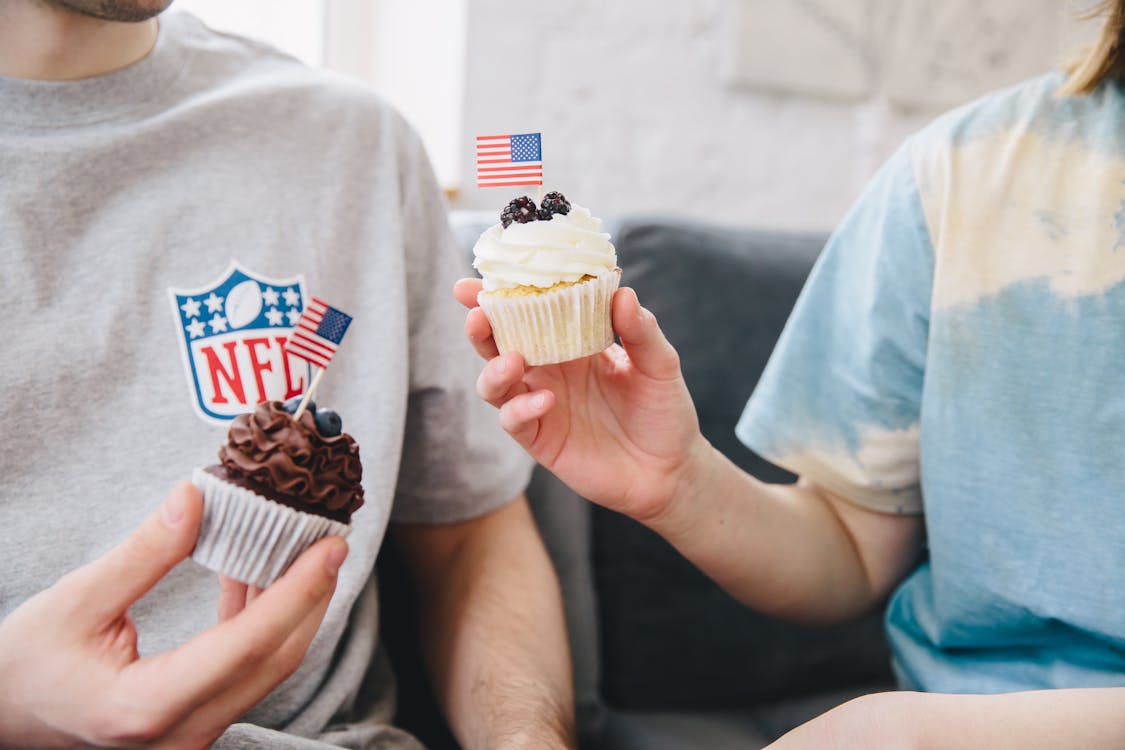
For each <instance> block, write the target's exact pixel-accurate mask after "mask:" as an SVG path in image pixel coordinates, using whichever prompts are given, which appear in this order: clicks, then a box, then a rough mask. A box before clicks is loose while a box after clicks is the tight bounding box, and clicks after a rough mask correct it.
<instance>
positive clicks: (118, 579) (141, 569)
mask: <svg viewBox="0 0 1125 750" xmlns="http://www.w3.org/2000/svg"><path fill="white" fill-rule="evenodd" d="M202 516H203V497H202V496H201V495H200V492H199V490H198V489H197V488H196V487H195V486H194V485H192V484H190V483H189V482H180V483H179V484H177V485H176V486H175V487H174V488H173V489H172V491H171V492H170V493H169V494H168V496H167V497H166V498H164V502H163V503H161V505H160V507H159V508H158V509H157V510H156V512H155V513H153V514H152V515H151V516H149V517H148V519H147V520H145V522H144V523H143V524H141V526H140V527H138V528H137V530H136V531H134V532H133V533H132V534H130V535H129V536H128V537H127V538H126V539H125V540H124V541H123V542H121V544H119V545H117V546H116V547H114V548H113V549H112V550H110V551H109V552H108V553H106V554H105V555H104V556H102V557H101V558H99V559H97V560H95V561H94V562H92V563H90V564H88V565H86V566H84V567H82V568H79V569H78V570H76V571H74V573H72V574H71V575H70V576H67V578H66V579H64V580H63V581H60V584H63V583H64V582H65V585H67V586H70V587H73V589H72V591H73V596H74V597H75V598H76V600H78V601H81V602H82V608H81V609H80V611H84V612H86V613H88V614H89V615H90V616H91V617H93V618H95V620H100V621H110V620H114V619H116V618H117V617H119V616H121V615H122V614H123V613H124V612H125V611H126V610H127V609H128V608H129V606H130V605H131V604H132V603H133V602H135V601H137V600H138V599H140V598H141V597H142V596H144V595H145V593H146V592H147V591H148V590H149V589H151V588H152V587H153V586H154V585H156V582H157V581H159V580H160V579H161V578H163V577H164V576H165V575H167V574H168V571H170V570H171V569H172V568H174V567H176V565H177V564H178V563H179V562H180V561H181V560H183V559H184V558H185V557H187V556H188V555H189V554H191V550H192V548H193V547H195V540H196V537H197V536H198V534H199V521H200V519H201V518H202Z"/></svg>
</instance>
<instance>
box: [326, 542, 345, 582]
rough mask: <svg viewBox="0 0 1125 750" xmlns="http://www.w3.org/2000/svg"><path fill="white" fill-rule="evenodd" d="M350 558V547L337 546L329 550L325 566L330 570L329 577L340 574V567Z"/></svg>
mask: <svg viewBox="0 0 1125 750" xmlns="http://www.w3.org/2000/svg"><path fill="white" fill-rule="evenodd" d="M347 557H348V545H346V544H337V545H336V546H334V547H333V548H332V549H330V550H328V557H327V558H326V559H325V561H324V564H325V566H326V567H327V568H328V575H331V576H334V575H336V574H337V573H339V572H340V566H341V565H343V564H344V560H345V559H347Z"/></svg>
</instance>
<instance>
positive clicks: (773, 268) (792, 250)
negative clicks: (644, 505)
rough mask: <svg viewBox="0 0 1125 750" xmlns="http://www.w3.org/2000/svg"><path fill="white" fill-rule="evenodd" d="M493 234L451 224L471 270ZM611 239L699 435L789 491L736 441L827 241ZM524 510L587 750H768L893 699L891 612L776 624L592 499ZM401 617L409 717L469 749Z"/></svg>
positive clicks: (397, 655)
mask: <svg viewBox="0 0 1125 750" xmlns="http://www.w3.org/2000/svg"><path fill="white" fill-rule="evenodd" d="M492 221H495V219H494V218H492V217H490V216H488V217H482V216H479V215H455V216H454V226H455V229H456V231H457V234H458V239H459V240H460V241H461V242H462V244H463V245H464V247H465V250H466V256H467V257H468V255H469V252H470V249H471V247H472V243H473V241H474V240H475V239H476V237H477V236H478V235H479V233H480V231H481V230H482V229H483V228H484V226H486V225H487V224H488V223H491V222H492ZM606 229H607V231H609V232H610V233H611V234H612V235H613V241H614V244H615V245H616V247H617V252H618V256H619V259H620V264H621V266H622V268H623V269H624V273H623V278H622V283H623V284H624V285H628V286H632V287H633V288H635V289H636V290H637V293H638V295H639V296H640V299H641V301H642V303H643V304H644V305H645V306H646V307H648V308H649V309H651V310H653V312H654V313H655V314H656V315H657V317H658V319H659V320H660V322H661V326H662V328H663V330H664V332H665V334H666V335H667V336H668V338H669V339H670V340H671V341H672V343H673V344H674V345H675V346H676V348H677V349H678V350H679V352H680V355H681V359H682V362H683V371H684V377H685V378H686V380H687V383H688V387H689V388H690V390H691V393H692V397H693V399H694V401H695V405H696V408H697V410H698V412H699V418H700V422H701V426H702V429H703V432H704V434H705V435H706V436H707V437H708V439H710V440H711V442H712V443H713V444H714V445H715V446H716V447H718V448H719V449H720V450H721V451H723V452H724V453H725V454H726V455H727V456H729V457H730V458H731V459H732V460H733V461H735V462H736V463H737V464H739V465H740V466H742V467H743V468H744V469H746V470H747V471H749V472H751V473H753V474H755V475H757V476H758V477H760V478H763V479H766V480H768V481H777V482H786V481H792V480H793V477H792V476H790V475H788V474H787V473H786V472H784V471H782V470H781V469H779V468H777V467H775V466H773V465H771V464H769V463H767V462H765V461H764V460H762V459H761V458H759V457H758V456H756V455H754V454H753V453H752V452H750V451H749V450H747V449H746V448H745V447H744V446H742V444H741V443H739V441H738V440H737V438H736V437H735V436H734V432H733V430H734V425H735V422H736V421H737V419H738V416H739V414H740V413H741V410H742V406H743V405H744V404H745V402H746V399H747V398H748V397H749V395H750V393H751V391H752V390H753V388H754V385H755V383H756V382H757V379H758V376H759V375H760V373H761V371H762V368H763V367H764V365H765V362H766V360H767V358H768V356H769V353H770V351H771V350H772V348H773V345H774V342H775V341H776V339H777V336H778V335H779V333H780V331H781V328H782V326H783V325H784V322H785V319H786V318H787V316H788V314H789V311H790V309H791V308H792V305H793V302H794V300H795V299H796V296H797V293H798V291H799V290H800V287H801V285H802V283H803V282H804V279H805V277H806V275H807V274H808V271H809V269H810V267H811V265H812V263H813V261H814V260H815V258H816V255H817V253H818V252H819V250H820V248H821V247H822V245H823V243H824V240H825V238H824V237H823V236H821V235H788V234H777V233H769V232H760V231H752V230H746V229H733V228H721V227H718V226H712V225H706V224H700V223H693V222H685V221H674V220H668V219H666V218H647V217H629V218H623V219H621V220H616V221H612V222H607V224H606ZM529 498H530V500H531V504H532V508H533V510H534V512H535V516H536V519H537V521H538V523H539V526H540V530H541V532H542V534H543V537H544V540H545V542H546V544H547V547H548V550H549V552H550V554H551V557H552V559H553V560H554V563H555V565H556V569H557V571H558V574H559V578H560V581H561V583H562V588H563V595H564V598H565V602H566V610H567V624H568V627H569V631H570V638H571V646H572V653H573V662H574V674H575V689H576V699H577V705H578V728H579V733H580V738H581V741H582V746H583V748H604V749H605V750H618V749H620V750H632V749H634V748H636V749H638V750H639V749H641V748H644V749H645V750H664V749H665V748H667V749H668V750H672V749H673V748H675V749H676V750H690V749H692V748H701V749H702V748H707V749H708V750H723V749H724V748H740V749H746V748H757V747H761V746H763V745H765V744H766V743H768V742H769V741H771V740H773V739H775V738H776V737H777V736H779V735H780V734H782V733H784V732H785V731H787V730H788V729H790V728H792V727H793V726H796V725H797V724H799V723H801V722H803V721H805V720H806V719H808V718H810V717H812V716H814V715H816V714H818V713H820V712H822V711H824V710H827V709H828V708H830V707H831V706H833V705H836V704H838V703H841V702H843V701H845V700H847V699H848V698H850V697H853V696H855V695H859V694H862V693H865V692H871V691H873V690H880V689H887V688H889V687H890V685H891V675H890V671H889V667H888V661H889V660H888V655H887V650H886V645H885V642H884V640H883V635H882V628H881V623H880V617H879V615H878V613H872V614H871V615H870V616H868V617H865V618H864V619H862V620H860V621H858V622H855V623H851V624H848V625H844V626H839V627H833V628H826V629H813V628H803V627H797V626H794V625H791V624H787V623H783V622H779V621H777V620H774V619H771V618H767V617H764V616H761V615H758V614H756V613H754V612H752V611H750V610H749V609H747V608H745V607H743V606H742V605H740V604H739V603H737V602H736V601H734V600H733V599H732V598H730V597H729V596H728V595H727V594H726V593H725V592H723V591H722V590H721V589H720V588H719V587H717V586H716V585H715V584H714V583H713V582H711V581H710V580H709V579H708V578H706V577H705V576H703V575H702V574H701V573H700V572H699V571H698V570H696V569H695V568H694V567H693V566H691V565H690V564H689V563H688V562H687V561H686V560H684V559H683V558H682V557H681V556H680V555H679V554H678V553H677V552H676V551H675V550H673V549H672V548H671V547H670V546H669V545H668V544H666V543H665V542H664V541H663V540H662V539H660V538H659V537H658V536H656V535H655V534H652V533H651V532H649V531H648V530H647V529H645V528H644V527H642V526H640V525H639V524H637V523H635V522H633V521H631V520H630V519H628V518H625V517H622V516H620V515H617V514H614V513H611V512H609V511H605V510H603V509H601V508H598V507H596V506H593V505H591V504H590V503H588V502H586V501H585V500H582V499H581V498H579V497H578V496H576V495H575V494H574V493H573V492H571V491H570V490H569V489H568V488H567V487H565V486H564V485H562V484H561V483H560V482H559V481H558V480H557V479H555V478H554V477H553V476H552V475H551V474H549V473H548V472H546V471H544V470H543V469H539V470H537V471H536V474H535V476H534V479H533V482H532V485H531V487H530V489H529ZM385 557H387V558H389V557H390V555H387V556H385ZM381 564H382V565H383V567H384V569H387V568H393V566H394V565H395V562H394V561H393V559H384V560H383V561H382V562H381ZM384 572H388V571H386V570H385V571H384ZM397 578H398V576H397V575H395V574H394V572H393V570H392V571H389V573H388V574H387V575H385V576H384V578H383V580H384V592H383V595H384V597H386V598H392V599H394V598H402V597H404V596H405V592H403V591H402V590H401V589H400V588H399V587H397V586H396V585H395V583H394V581H395V579H397ZM384 611H385V612H398V613H402V612H403V611H405V610H404V608H403V606H394V607H384ZM388 620H389V621H387V622H385V623H384V628H385V637H386V639H387V641H388V644H389V646H390V649H391V656H392V660H393V662H394V663H395V665H396V668H397V670H398V672H399V678H400V683H401V687H400V690H401V700H400V716H399V719H400V721H401V722H402V723H403V724H404V725H405V726H407V727H408V728H411V729H412V730H413V731H415V732H416V733H417V734H418V735H419V736H420V737H421V738H422V739H423V740H424V741H425V742H427V744H428V746H430V747H431V748H434V750H438V749H439V748H446V747H456V745H455V744H452V740H451V738H450V737H449V736H448V733H447V732H446V731H445V729H444V727H443V726H442V725H441V723H440V720H439V719H437V718H436V714H435V713H434V712H433V710H432V705H431V704H429V703H428V699H427V694H426V688H425V683H424V680H423V679H422V678H421V676H420V672H419V671H418V670H417V667H416V664H415V663H414V662H413V656H412V654H411V651H412V648H413V644H411V643H410V641H411V637H412V633H413V627H412V625H411V624H410V623H409V622H408V621H403V620H402V618H401V616H400V615H395V616H394V617H393V618H388Z"/></svg>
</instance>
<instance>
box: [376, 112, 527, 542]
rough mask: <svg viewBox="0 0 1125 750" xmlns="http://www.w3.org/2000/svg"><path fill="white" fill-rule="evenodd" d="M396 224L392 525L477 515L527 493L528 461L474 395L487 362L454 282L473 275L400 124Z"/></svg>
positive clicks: (425, 162)
mask: <svg viewBox="0 0 1125 750" xmlns="http://www.w3.org/2000/svg"><path fill="white" fill-rule="evenodd" d="M403 131H404V133H405V135H404V136H403V145H402V147H401V148H402V151H403V153H402V157H401V159H402V160H401V162H400V163H401V164H402V165H403V169H402V178H401V179H402V183H401V185H400V190H401V194H402V226H403V236H404V239H405V242H404V249H403V251H404V252H405V253H406V269H407V271H406V273H407V289H408V300H407V304H408V315H409V325H410V359H409V368H410V394H409V401H408V405H407V414H406V432H405V436H404V440H403V455H402V459H401V461H400V468H399V476H398V482H397V485H396V493H395V503H394V507H393V509H392V511H391V520H392V521H397V522H404V523H452V522H456V521H461V520H466V519H469V518H474V517H477V516H480V515H483V514H485V513H488V512H489V511H491V510H494V509H496V508H498V507H500V506H501V505H504V504H505V503H507V502H508V501H510V500H512V499H513V498H515V497H516V496H517V495H519V494H520V493H521V492H523V490H524V489H525V488H526V486H527V483H528V481H529V478H530V476H531V469H532V466H533V462H532V460H531V459H530V457H528V456H527V454H526V453H525V452H524V451H523V450H522V449H521V448H520V447H519V445H518V444H517V443H516V442H515V441H514V440H512V439H511V437H509V436H508V434H507V433H505V432H504V431H503V430H502V429H501V428H500V426H499V421H498V419H497V417H496V411H495V410H494V409H493V408H492V407H491V406H489V405H488V404H486V403H484V402H483V401H481V400H480V398H479V397H478V396H477V394H476V378H477V375H478V373H479V372H480V369H481V367H483V364H484V363H483V361H482V360H481V359H480V358H479V357H478V356H477V355H476V353H475V352H474V351H473V349H472V346H471V345H470V344H469V342H468V340H467V339H466V337H465V333H464V330H465V310H464V308H463V307H461V305H460V304H459V303H458V302H457V301H456V300H455V299H454V298H453V284H454V282H455V281H456V280H457V279H458V278H461V277H462V276H467V275H471V273H470V270H469V266H468V261H467V260H466V259H465V258H463V257H462V254H461V253H460V252H459V251H458V247H457V244H456V242H455V240H454V238H453V234H452V232H451V230H450V228H449V224H448V222H447V220H446V215H447V212H446V206H445V201H444V197H443V195H442V193H441V190H440V189H439V187H438V185H437V181H436V179H435V178H434V174H433V169H432V168H431V166H430V162H429V159H428V157H427V156H426V153H425V150H424V149H423V147H422V145H421V143H420V141H419V140H418V138H417V136H416V135H415V134H414V133H413V131H410V130H409V128H407V127H405V126H403Z"/></svg>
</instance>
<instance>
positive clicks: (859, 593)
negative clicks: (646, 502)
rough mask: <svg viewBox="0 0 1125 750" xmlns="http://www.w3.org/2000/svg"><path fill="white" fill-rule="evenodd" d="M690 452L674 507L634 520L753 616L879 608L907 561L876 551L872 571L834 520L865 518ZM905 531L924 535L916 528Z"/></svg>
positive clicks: (801, 489)
mask: <svg viewBox="0 0 1125 750" xmlns="http://www.w3.org/2000/svg"><path fill="white" fill-rule="evenodd" d="M693 452H694V457H693V459H692V460H691V462H690V465H691V469H690V470H688V471H687V472H686V473H685V474H684V478H683V481H682V482H681V487H680V488H679V489H678V491H677V492H676V496H675V498H674V499H673V500H672V501H671V502H670V503H669V504H668V505H667V506H666V508H665V510H664V512H662V513H661V514H660V515H659V516H657V517H654V518H650V519H641V520H642V521H644V522H645V523H646V524H647V525H648V526H650V527H651V528H652V529H653V530H654V531H656V532H657V533H659V534H660V535H661V536H663V537H664V538H665V539H667V540H668V541H669V542H671V543H672V545H674V546H675V547H676V548H677V549H678V550H679V551H680V552H681V553H682V554H683V555H684V556H685V557H687V558H688V559H689V560H691V561H692V562H693V563H694V564H695V565H697V566H698V567H699V568H700V569H701V570H703V571H704V572H705V573H707V574H708V575H709V576H710V577H711V578H712V579H714V580H715V581H716V582H717V583H719V585H721V586H722V587H723V588H725V589H726V590H727V591H728V592H730V593H731V594H732V595H733V596H735V597H736V598H738V599H739V600H740V601H742V602H743V603H745V604H746V605H748V606H750V607H753V608H754V609H756V610H759V611H761V612H765V613H768V614H773V615H778V616H782V617H787V618H790V619H795V620H800V621H806V622H832V621H839V620H844V619H848V618H850V617H854V616H856V615H857V614H860V613H862V612H863V611H866V610H867V609H868V608H870V607H871V606H873V605H874V604H875V603H877V602H878V600H879V599H880V598H882V597H883V596H884V595H885V594H886V592H887V590H888V589H889V588H890V586H891V585H893V583H894V581H895V580H897V579H898V578H899V577H900V575H901V573H902V572H904V571H905V570H906V568H907V567H908V564H909V563H910V562H912V561H913V553H910V552H903V551H899V550H894V551H891V552H889V553H887V552H885V551H880V552H879V554H880V555H881V559H880V560H878V561H874V560H872V559H866V560H865V559H864V558H863V557H862V556H861V555H860V552H859V549H858V548H857V544H856V540H855V539H854V538H853V537H852V533H851V532H850V531H849V529H848V527H847V525H845V523H844V521H843V519H842V517H841V513H842V512H846V513H859V514H864V513H867V511H862V510H859V509H850V508H849V507H841V506H846V504H843V503H841V502H840V501H836V503H833V502H830V501H829V499H828V497H827V494H826V493H825V492H823V491H822V490H820V489H818V488H816V487H813V486H811V485H809V484H806V483H798V484H796V485H770V484H765V483H763V482H760V481H758V480H757V479H755V478H754V477H752V476H750V475H748V474H747V473H746V472H744V471H742V470H741V469H739V468H738V467H737V466H735V465H734V464H733V463H731V462H730V460H728V459H727V458H726V457H725V456H723V455H722V454H721V453H719V452H718V451H717V450H715V449H714V448H713V447H712V446H711V445H710V444H709V443H707V442H706V440H704V439H702V437H701V438H700V439H699V441H698V443H697V445H696V447H695V449H694V450H693ZM887 522H889V523H899V520H898V519H887ZM902 522H903V523H907V524H913V523H916V524H917V526H918V528H919V529H920V528H921V524H920V522H917V520H916V519H914V520H912V519H903V520H902ZM908 546H913V545H908ZM898 558H904V559H901V560H900V559H898ZM888 562H889V563H890V564H889V565H888ZM888 569H894V570H893V572H889V571H888Z"/></svg>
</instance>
